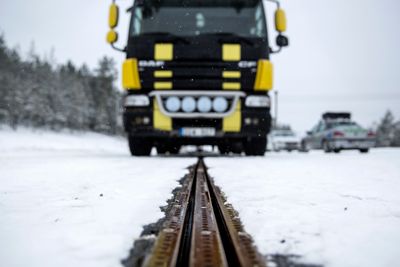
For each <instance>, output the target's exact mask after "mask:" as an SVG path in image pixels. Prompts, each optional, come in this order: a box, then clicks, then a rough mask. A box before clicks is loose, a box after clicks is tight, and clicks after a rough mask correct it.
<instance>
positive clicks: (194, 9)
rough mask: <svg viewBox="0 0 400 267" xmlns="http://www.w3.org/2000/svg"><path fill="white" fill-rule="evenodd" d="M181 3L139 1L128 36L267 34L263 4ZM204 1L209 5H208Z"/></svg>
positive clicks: (250, 2)
mask: <svg viewBox="0 0 400 267" xmlns="http://www.w3.org/2000/svg"><path fill="white" fill-rule="evenodd" d="M183 2H184V3H180V2H179V1H177V0H169V1H168V0H164V1H155V0H154V1H138V4H137V5H136V6H135V7H134V8H133V9H132V23H131V29H130V35H131V36H138V35H143V34H144V35H145V34H170V35H174V36H182V37H190V36H198V35H203V34H233V35H236V36H241V37H266V35H267V32H266V21H265V15H264V8H263V5H262V1H255V0H250V1H249V0H248V1H237V0H236V1H233V0H231V1H229V0H222V1H221V0H220V1H183ZM191 2H193V3H191ZM207 2H210V4H208V5H207ZM205 3H206V4H205ZM234 3H236V4H234Z"/></svg>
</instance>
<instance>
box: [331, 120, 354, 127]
mask: <svg viewBox="0 0 400 267" xmlns="http://www.w3.org/2000/svg"><path fill="white" fill-rule="evenodd" d="M327 126H328V128H335V127H340V126H358V124H357V123H355V122H353V121H348V120H343V121H331V122H328V123H327Z"/></svg>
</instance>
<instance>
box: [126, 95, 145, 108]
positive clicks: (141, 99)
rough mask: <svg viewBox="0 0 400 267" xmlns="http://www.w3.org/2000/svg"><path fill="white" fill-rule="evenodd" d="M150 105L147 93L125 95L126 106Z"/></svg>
mask: <svg viewBox="0 0 400 267" xmlns="http://www.w3.org/2000/svg"><path fill="white" fill-rule="evenodd" d="M149 105H150V99H149V97H148V96H145V95H128V96H126V97H125V101H124V106H125V107H147V106H149Z"/></svg>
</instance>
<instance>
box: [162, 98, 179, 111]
mask: <svg viewBox="0 0 400 267" xmlns="http://www.w3.org/2000/svg"><path fill="white" fill-rule="evenodd" d="M165 106H166V108H167V110H168V111H169V112H177V111H178V110H179V109H180V108H181V101H180V100H179V98H178V97H176V96H171V97H168V99H167V102H166V103H165Z"/></svg>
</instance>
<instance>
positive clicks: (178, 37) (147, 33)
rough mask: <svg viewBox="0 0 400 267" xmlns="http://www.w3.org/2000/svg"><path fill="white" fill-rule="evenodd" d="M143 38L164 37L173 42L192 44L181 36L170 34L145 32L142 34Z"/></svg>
mask: <svg viewBox="0 0 400 267" xmlns="http://www.w3.org/2000/svg"><path fill="white" fill-rule="evenodd" d="M140 35H141V36H163V37H168V38H171V39H172V40H173V41H180V42H182V43H185V44H190V42H189V41H188V40H187V39H186V38H184V37H181V36H178V35H175V34H173V33H170V32H144V33H141V34H140Z"/></svg>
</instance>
